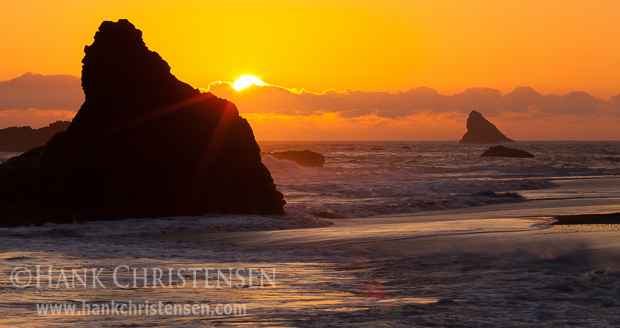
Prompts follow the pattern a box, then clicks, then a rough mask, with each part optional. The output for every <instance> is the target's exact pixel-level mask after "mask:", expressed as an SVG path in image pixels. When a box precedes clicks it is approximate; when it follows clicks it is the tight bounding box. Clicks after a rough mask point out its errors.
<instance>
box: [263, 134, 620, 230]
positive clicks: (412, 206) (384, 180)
mask: <svg viewBox="0 0 620 328" xmlns="http://www.w3.org/2000/svg"><path fill="white" fill-rule="evenodd" d="M260 146H261V148H262V150H263V151H264V152H273V151H286V150H311V151H315V152H318V153H321V154H323V155H324V156H325V157H326V162H325V166H324V167H323V168H309V167H301V166H299V165H297V164H295V163H292V162H290V161H279V160H276V159H275V158H273V157H269V156H267V157H265V158H264V159H263V162H264V163H265V164H266V165H267V167H268V168H269V170H270V171H271V173H272V176H273V177H274V179H275V182H276V185H277V187H278V189H279V190H280V191H281V192H283V193H284V196H285V199H286V201H287V202H288V204H287V205H286V207H285V209H286V210H287V211H288V212H289V213H291V214H299V213H307V214H310V215H316V216H319V217H328V218H348V217H366V216H372V215H381V214H393V213H411V212H418V211H428V210H439V209H451V208H463V207H471V206H482V205H486V204H493V203H501V202H518V201H524V200H526V199H530V200H531V199H537V198H538V197H547V198H553V197H564V196H565V195H554V194H553V187H554V186H556V184H555V183H554V182H553V181H554V180H559V179H569V178H570V179H575V178H588V177H601V176H618V175H620V142H618V141H523V142H519V143H517V144H514V145H507V146H508V147H514V148H518V149H522V150H526V151H529V152H531V153H532V154H534V155H535V158H533V159H529V158H498V157H481V156H480V155H481V154H482V153H483V152H484V151H485V150H486V149H487V148H488V147H489V146H486V145H460V144H458V143H457V142H454V141H439V142H436V141H424V142H415V141H402V142H388V141H377V142H363V141H359V142H275V141H273V142H261V143H260ZM619 187H620V186H619ZM537 189H549V192H548V193H544V194H542V193H539V194H538V195H537V196H536V197H534V196H533V194H530V193H528V191H530V190H537ZM619 189H620V188H619ZM524 195H528V196H530V195H531V196H532V197H534V198H532V197H524ZM584 197H585V195H584Z"/></svg>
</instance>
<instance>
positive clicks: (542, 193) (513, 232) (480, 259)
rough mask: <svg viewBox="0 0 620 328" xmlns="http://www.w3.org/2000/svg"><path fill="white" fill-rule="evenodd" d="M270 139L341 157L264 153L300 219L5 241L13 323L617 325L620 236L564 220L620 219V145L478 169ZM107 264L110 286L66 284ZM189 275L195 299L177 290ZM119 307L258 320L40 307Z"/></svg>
mask: <svg viewBox="0 0 620 328" xmlns="http://www.w3.org/2000/svg"><path fill="white" fill-rule="evenodd" d="M259 144H260V146H261V149H262V151H263V152H265V153H268V152H272V151H287V150H311V151H315V152H319V153H321V154H323V155H324V156H325V157H326V162H325V166H324V167H321V168H313V167H303V166H299V165H297V164H296V163H293V162H290V161H282V160H277V159H275V158H273V157H271V156H264V158H263V162H264V163H265V165H266V166H267V167H268V168H269V170H270V171H271V173H272V176H273V178H274V180H275V183H276V185H277V188H278V190H280V191H281V192H282V193H283V194H284V197H285V199H286V201H287V205H286V206H285V210H286V212H287V215H286V217H285V218H279V217H269V216H257V215H216V214H212V215H205V216H198V217H171V218H157V219H130V220H122V221H111V222H86V223H74V224H46V225H43V226H40V227H35V226H26V227H17V228H0V295H1V297H0V326H15V327H39V326H48V325H57V326H68V325H79V326H85V325H89V326H107V327H116V326H118V327H127V326H166V327H178V326H196V327H201V326H205V325H208V326H280V327H297V326H302V327H326V326H340V327H348V326H351V327H353V326H355V327H377V326H385V327H410V326H442V327H443V326H450V327H470V326H489V327H490V326H505V327H540V326H547V327H565V326H568V325H578V326H588V327H607V326H609V327H613V326H618V325H620V313H619V312H618V311H617V309H618V307H619V306H620V258H619V257H618V255H617V254H620V252H619V250H620V242H618V240H620V239H619V238H618V236H619V235H618V234H619V233H620V229H619V228H618V227H617V225H585V226H565V227H563V226H553V225H551V224H550V223H551V219H550V216H553V215H557V214H580V213H600V212H617V211H620V183H619V182H620V179H619V175H620V142H618V141H609V142H607V141H592V142H590V141H574V142H572V141H562V142H548V141H527V142H525V141H524V142H518V143H516V144H514V145H509V146H510V147H516V148H519V149H523V150H526V151H529V152H531V153H533V154H534V155H535V156H536V157H535V158H533V159H524V158H486V157H480V154H482V152H483V151H484V150H485V149H486V148H487V147H488V146H484V145H459V144H458V143H457V142H455V141H441V142H430V141H429V142H361V141H360V142H276V141H266V142H260V143H259ZM14 155H17V154H16V153H0V158H3V159H6V158H8V157H10V156H14ZM37 266H38V267H37ZM37 268H38V269H40V270H43V275H42V276H40V277H39V276H38V275H37V273H36V272H37ZM92 268H97V269H98V270H101V272H102V273H101V275H100V277H99V278H100V279H101V281H102V284H103V285H104V286H105V287H101V285H96V284H95V285H91V284H90V281H88V282H89V283H88V284H86V285H81V284H80V283H79V280H78V284H77V286H75V280H73V281H72V280H71V279H68V282H67V283H65V281H64V280H63V279H62V277H63V273H62V272H64V273H65V274H67V275H68V274H69V272H72V270H73V269H76V270H78V272H82V271H80V270H82V269H88V270H90V269H92ZM119 268H120V270H119ZM190 268H204V269H206V268H215V269H222V270H224V271H225V272H227V271H226V270H227V269H230V268H234V269H243V270H245V271H242V276H243V275H244V274H247V272H248V270H249V269H251V268H254V269H265V271H266V272H267V273H268V274H273V277H276V278H277V279H276V281H277V283H276V284H275V286H272V285H269V284H268V285H267V286H261V287H258V288H253V287H252V286H248V283H247V281H246V282H244V283H241V284H240V285H239V286H236V285H234V286H232V287H230V286H228V287H227V286H224V287H222V288H219V287H218V288H212V287H208V288H207V287H205V284H207V285H208V282H209V279H207V276H209V274H206V275H202V274H198V276H197V278H196V275H194V276H193V277H192V273H191V270H188V269H190ZM132 269H136V270H135V271H133V272H134V276H132V275H131V273H132ZM20 270H21V271H20ZM25 270H26V271H25ZM115 270H116V271H118V272H120V273H121V274H120V275H119V276H118V277H117V276H116V275H115V272H116V271H115ZM159 270H161V271H159ZM168 270H170V271H168ZM15 272H22V273H21V274H22V275H21V276H20V277H21V278H20V279H18V280H15ZM26 272H27V273H26ZM136 272H138V273H139V277H138V278H139V279H138V285H137V286H134V285H132V284H131V282H132V281H133V282H135V280H136V277H135V273H136ZM169 272H173V273H174V274H169ZM201 272H202V271H201ZM214 272H215V273H214ZM216 272H217V271H212V272H211V274H210V277H211V278H217V273H216ZM140 275H141V276H140ZM145 275H146V277H147V278H146V279H142V278H141V277H142V276H145ZM180 276H183V277H184V279H185V280H187V281H190V280H191V279H192V278H194V280H195V279H197V280H198V284H197V285H198V287H194V286H192V285H191V284H184V285H179V284H177V283H178V282H179V279H180ZM50 277H51V278H50ZM231 277H233V276H231ZM18 278H19V277H18ZM26 278H30V280H27V279H26ZM37 278H39V279H40V280H41V285H40V286H36V279H37ZM116 278H118V280H119V281H120V283H118V284H117V281H116V280H115V279H116ZM153 278H154V279H155V280H153ZM158 278H159V281H160V282H161V281H163V283H161V284H157V283H156V282H155V281H157V280H158ZM246 278H247V275H246ZM168 279H169V280H168ZM50 282H51V284H50ZM168 282H170V284H168ZM237 282H238V279H237V278H235V284H236V283H237ZM72 283H73V284H72ZM20 284H21V285H20ZM67 284H69V285H67ZM112 301H114V302H116V304H121V305H128V304H136V303H148V304H159V303H161V304H163V305H167V304H169V305H176V304H180V305H187V304H190V305H195V304H205V303H208V304H211V305H212V306H215V304H243V305H244V306H245V307H247V313H244V314H241V315H204V314H201V315H176V314H169V313H164V314H162V313H154V314H149V315H143V314H139V315H137V314H130V315H122V314H121V315H119V314H116V313H111V314H110V313H105V314H101V313H94V314H93V313H89V314H83V313H82V314H79V315H78V314H66V313H63V314H51V313H47V314H42V313H41V312H40V311H39V308H40V307H41V306H42V305H45V304H48V305H49V304H52V305H53V304H65V305H73V306H77V309H78V310H79V309H81V308H82V309H83V306H84V305H83V304H87V305H88V306H90V307H93V306H95V305H103V304H107V303H110V302H112Z"/></svg>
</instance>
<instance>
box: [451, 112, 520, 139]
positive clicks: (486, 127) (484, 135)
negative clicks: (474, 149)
mask: <svg viewBox="0 0 620 328" xmlns="http://www.w3.org/2000/svg"><path fill="white" fill-rule="evenodd" d="M499 142H514V140H512V139H510V138H508V137H506V136H505V135H504V134H503V133H501V132H500V131H499V129H497V127H495V125H494V124H493V123H491V122H489V121H488V120H487V119H486V118H484V116H482V114H480V113H479V112H477V111H475V110H473V111H472V112H471V113H469V117H468V118H467V132H466V133H465V135H463V138H462V139H461V141H459V143H467V144H493V143H499Z"/></svg>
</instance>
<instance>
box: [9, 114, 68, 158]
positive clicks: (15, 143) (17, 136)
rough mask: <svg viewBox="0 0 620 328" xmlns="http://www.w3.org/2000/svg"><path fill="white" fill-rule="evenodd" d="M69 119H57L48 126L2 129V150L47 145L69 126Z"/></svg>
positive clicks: (24, 149)
mask: <svg viewBox="0 0 620 328" xmlns="http://www.w3.org/2000/svg"><path fill="white" fill-rule="evenodd" d="M69 124H71V122H69V121H57V122H55V123H52V124H50V125H48V126H45V127H42V128H39V129H33V128H31V127H29V126H20V127H17V126H12V127H8V128H6V129H2V130H0V151H7V152H24V151H26V150H29V149H32V148H35V147H40V146H43V145H45V143H46V142H48V141H49V140H50V139H52V137H53V136H54V135H55V134H56V133H58V132H64V131H65V130H67V128H68V127H69Z"/></svg>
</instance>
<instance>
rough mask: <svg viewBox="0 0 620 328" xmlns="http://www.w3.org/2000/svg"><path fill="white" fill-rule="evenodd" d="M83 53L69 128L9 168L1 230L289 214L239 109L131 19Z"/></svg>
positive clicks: (4, 173)
mask: <svg viewBox="0 0 620 328" xmlns="http://www.w3.org/2000/svg"><path fill="white" fill-rule="evenodd" d="M84 51H85V53H86V55H85V57H84V59H83V60H82V62H83V64H84V65H83V67H82V88H83V89H84V94H85V96H86V99H85V101H84V104H83V105H82V107H81V108H80V110H79V112H78V113H77V115H76V116H75V118H74V119H73V122H72V123H71V125H70V126H69V128H68V129H67V131H66V132H64V133H59V134H57V135H56V136H54V137H53V138H52V139H51V140H50V141H49V142H48V143H47V144H46V145H45V146H43V147H40V148H35V149H32V150H30V151H28V152H26V153H24V154H22V155H21V156H18V157H14V158H12V159H10V160H8V161H7V162H6V163H4V164H2V165H0V225H2V226H14V225H24V224H41V223H44V222H57V223H64V222H73V221H90V220H116V219H124V218H136V217H163V216H175V215H200V214H204V213H255V214H283V206H284V203H285V201H284V199H283V196H282V194H281V193H280V192H278V191H277V190H276V187H275V185H274V182H273V179H272V177H271V174H270V173H269V171H268V170H267V168H266V167H265V166H264V165H263V164H262V162H261V157H260V149H259V146H258V144H257V143H256V140H255V139H254V134H253V132H252V128H251V127H250V125H249V124H248V122H247V121H246V120H245V119H244V118H242V117H240V116H239V112H238V111H237V108H236V107H235V105H234V104H233V103H231V102H229V101H227V100H224V99H220V98H217V97H215V96H214V95H213V94H211V93H201V92H200V91H198V90H197V89H194V88H192V87H191V86H189V85H188V84H186V83H183V82H181V81H179V80H177V78H176V77H174V76H173V75H172V74H171V73H170V66H168V63H166V62H165V61H164V60H163V59H162V58H161V57H160V56H159V54H157V53H156V52H153V51H150V50H149V49H148V48H147V47H146V45H145V44H144V41H143V40H142V32H141V31H140V30H138V29H136V28H135V27H134V26H133V25H132V24H131V23H130V22H129V21H127V20H119V21H118V22H109V21H106V22H103V23H102V24H101V26H100V27H99V31H98V32H97V33H96V34H95V40H94V42H93V44H92V45H91V46H87V47H86V48H85V50H84Z"/></svg>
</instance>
